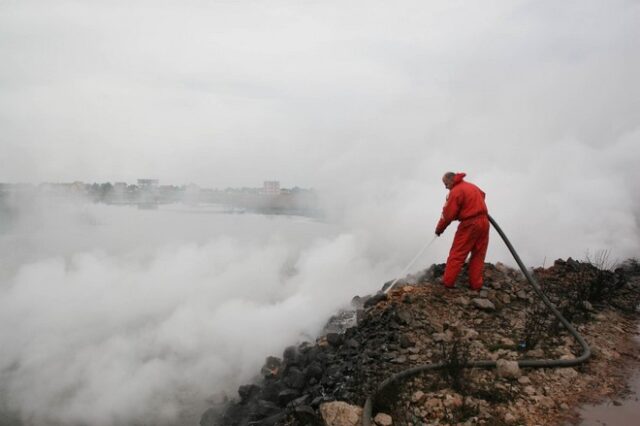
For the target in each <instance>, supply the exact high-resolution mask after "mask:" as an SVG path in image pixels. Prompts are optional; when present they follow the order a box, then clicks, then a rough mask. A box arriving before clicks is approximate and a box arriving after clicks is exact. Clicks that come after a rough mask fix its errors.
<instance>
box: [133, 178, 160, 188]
mask: <svg viewBox="0 0 640 426" xmlns="http://www.w3.org/2000/svg"><path fill="white" fill-rule="evenodd" d="M138 187H139V188H140V189H142V190H145V189H146V190H153V189H157V188H158V179H138Z"/></svg>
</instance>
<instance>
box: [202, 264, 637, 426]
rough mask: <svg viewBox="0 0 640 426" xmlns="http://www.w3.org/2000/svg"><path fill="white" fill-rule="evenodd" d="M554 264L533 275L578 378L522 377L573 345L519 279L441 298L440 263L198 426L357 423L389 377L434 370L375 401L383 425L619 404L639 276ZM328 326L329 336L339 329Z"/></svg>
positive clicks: (549, 420) (525, 420)
mask: <svg viewBox="0 0 640 426" xmlns="http://www.w3.org/2000/svg"><path fill="white" fill-rule="evenodd" d="M605 266H606V265H605V264H604V263H603V262H601V263H600V264H596V265H594V264H593V263H581V262H576V261H573V260H571V259H569V260H567V261H562V260H558V261H556V262H555V264H554V265H553V266H552V267H550V268H547V269H539V270H536V271H535V272H536V276H537V278H538V280H539V281H540V283H541V285H542V286H543V289H544V291H545V292H546V294H547V295H548V296H549V297H550V298H551V299H552V300H553V301H554V303H555V304H556V305H557V306H558V308H559V309H560V310H561V311H562V312H563V314H564V315H565V317H567V318H569V319H570V320H572V321H573V322H574V323H575V324H577V329H578V331H579V332H580V333H581V334H583V336H584V337H585V338H586V339H587V341H588V342H589V344H590V345H591V347H592V350H593V354H594V355H593V357H592V358H591V360H590V361H589V362H588V363H587V364H585V365H583V366H581V367H579V368H563V369H537V370H521V369H519V368H518V366H517V363H516V362H513V361H517V360H520V359H551V358H554V359H555V358H573V357H576V356H577V355H579V353H578V351H579V349H580V348H579V346H577V344H576V343H575V342H574V341H573V339H572V338H571V337H570V336H568V335H567V333H566V332H565V330H564V329H563V328H562V327H561V326H559V325H558V323H557V321H556V320H555V319H554V318H553V317H552V316H551V314H550V312H548V311H547V309H546V308H545V307H544V305H542V304H541V303H539V301H538V298H537V297H536V296H535V293H534V292H533V291H532V289H531V288H530V287H529V284H528V283H527V282H526V281H525V280H524V279H523V277H522V276H521V274H520V273H519V272H518V271H515V270H512V269H509V268H507V267H505V266H503V265H501V264H497V265H495V266H494V265H489V264H487V267H486V269H485V287H484V289H483V290H482V291H480V292H479V293H478V292H473V291H471V290H469V289H467V288H466V286H465V285H464V284H463V283H464V282H466V277H465V276H464V275H463V276H462V277H461V278H460V283H459V284H458V286H457V288H455V289H453V290H446V289H444V288H443V287H442V286H440V285H438V284H434V282H435V281H436V279H437V278H438V277H439V276H440V275H441V274H442V270H443V265H434V266H432V267H431V268H430V269H428V270H426V271H423V272H422V273H420V274H418V275H415V276H409V277H407V278H405V279H403V280H401V282H399V284H398V285H397V286H396V288H395V289H394V290H392V291H391V292H390V293H389V294H388V295H384V294H377V295H374V296H369V297H365V298H359V297H356V298H354V301H353V305H354V310H356V311H357V324H356V325H355V326H353V327H349V328H346V329H345V330H343V332H329V333H327V334H326V335H324V336H322V337H321V338H319V339H318V340H317V341H316V342H313V343H311V342H305V343H302V344H300V345H298V346H291V347H289V348H286V349H285V351H284V353H283V355H282V357H281V358H277V357H269V358H268V359H267V360H266V362H265V365H264V367H263V368H262V371H261V378H260V379H259V380H257V381H256V383H253V384H248V385H245V386H242V387H241V388H240V389H239V391H238V398H237V399H235V400H233V401H231V402H229V403H227V404H225V406H223V407H212V408H211V409H209V410H208V411H207V412H206V413H204V414H203V416H202V419H201V422H200V424H201V425H202V426H222V425H224V426H241V425H242V426H244V425H263V426H267V425H325V424H326V425H335V426H338V425H350V424H354V425H355V424H359V421H360V415H361V409H360V407H362V406H363V404H364V402H365V399H366V397H367V396H369V395H371V394H373V393H374V391H375V390H376V388H377V386H378V385H379V384H380V382H381V381H383V380H384V379H385V378H387V377H389V376H390V375H391V374H393V373H395V372H398V371H401V370H404V369H406V368H409V367H412V366H416V365H421V364H427V363H432V362H444V363H445V368H444V369H443V370H441V371H439V372H437V373H430V374H423V375H421V376H419V377H415V378H412V379H411V380H409V381H407V382H404V383H402V384H400V385H398V386H395V387H394V388H393V389H390V390H388V391H387V392H385V394H384V395H378V396H377V398H376V400H375V406H374V413H377V416H376V422H377V424H380V425H386V424H394V425H428V424H487V425H501V424H532V425H534V424H540V425H545V424H548V425H551V424H559V423H560V422H561V421H564V420H566V419H571V418H573V417H575V410H574V409H575V407H576V406H577V404H578V403H580V402H584V401H587V400H594V399H598V398H599V397H602V396H605V395H616V394H619V393H620V392H621V391H622V390H623V389H624V373H625V371H626V370H625V369H627V368H634V364H635V363H638V361H639V360H640V358H639V356H638V355H639V354H640V351H639V350H638V348H637V347H636V345H635V344H634V341H633V339H632V338H631V337H632V336H633V335H634V334H635V333H636V331H637V320H638V311H637V306H638V303H639V302H640V267H639V265H638V263H637V262H633V261H629V262H626V263H625V264H624V265H623V267H621V268H618V269H616V271H615V272H612V271H610V270H608V269H607V268H605ZM333 326H334V327H329V328H330V329H335V322H334V323H333ZM488 359H489V360H499V368H498V369H497V370H469V369H465V368H462V367H461V366H462V365H463V364H464V363H465V362H467V361H470V360H488Z"/></svg>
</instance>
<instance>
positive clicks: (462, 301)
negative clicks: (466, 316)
mask: <svg viewBox="0 0 640 426" xmlns="http://www.w3.org/2000/svg"><path fill="white" fill-rule="evenodd" d="M454 302H456V303H457V304H458V305H462V306H469V303H471V301H470V300H469V298H468V297H464V296H460V297H458V298H457V299H455V300H454Z"/></svg>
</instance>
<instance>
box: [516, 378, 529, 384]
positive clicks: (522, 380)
mask: <svg viewBox="0 0 640 426" xmlns="http://www.w3.org/2000/svg"><path fill="white" fill-rule="evenodd" d="M518 383H520V384H521V385H528V384H530V383H531V379H530V378H529V377H527V376H522V377H520V378H518Z"/></svg>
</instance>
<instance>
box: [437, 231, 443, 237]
mask: <svg viewBox="0 0 640 426" xmlns="http://www.w3.org/2000/svg"><path fill="white" fill-rule="evenodd" d="M440 235H442V231H441V230H439V229H436V236H438V237H439V236H440Z"/></svg>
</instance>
